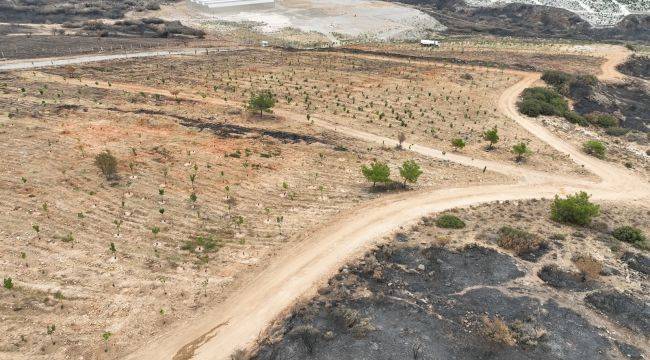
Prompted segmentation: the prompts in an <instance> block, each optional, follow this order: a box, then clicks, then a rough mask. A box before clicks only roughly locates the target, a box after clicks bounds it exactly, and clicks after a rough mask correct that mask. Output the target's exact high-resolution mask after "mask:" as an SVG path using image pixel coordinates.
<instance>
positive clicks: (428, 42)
mask: <svg viewBox="0 0 650 360" xmlns="http://www.w3.org/2000/svg"><path fill="white" fill-rule="evenodd" d="M420 45H422V46H433V47H438V46H440V41H438V40H426V39H422V40H420Z"/></svg>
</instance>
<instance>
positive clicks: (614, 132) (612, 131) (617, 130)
mask: <svg viewBox="0 0 650 360" xmlns="http://www.w3.org/2000/svg"><path fill="white" fill-rule="evenodd" d="M629 132H630V129H626V128H622V127H618V126H614V127H610V128H607V129H605V134H607V135H611V136H623V135H625V134H627V133H629Z"/></svg>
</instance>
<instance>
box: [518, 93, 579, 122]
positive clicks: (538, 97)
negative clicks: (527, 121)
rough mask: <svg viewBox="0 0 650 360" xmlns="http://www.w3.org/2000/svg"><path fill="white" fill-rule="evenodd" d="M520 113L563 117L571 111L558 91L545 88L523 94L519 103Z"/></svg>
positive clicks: (534, 115) (533, 115)
mask: <svg viewBox="0 0 650 360" xmlns="http://www.w3.org/2000/svg"><path fill="white" fill-rule="evenodd" d="M517 106H518V107H519V111H520V112H521V113H522V114H526V115H528V116H532V117H537V116H539V115H557V116H562V115H564V114H565V113H566V112H567V111H569V105H568V104H567V101H566V100H565V99H564V98H563V97H562V95H560V94H559V93H558V92H557V91H555V90H553V89H551V88H545V87H533V88H528V89H526V90H524V91H523V93H522V94H521V100H520V101H519V102H518V103H517Z"/></svg>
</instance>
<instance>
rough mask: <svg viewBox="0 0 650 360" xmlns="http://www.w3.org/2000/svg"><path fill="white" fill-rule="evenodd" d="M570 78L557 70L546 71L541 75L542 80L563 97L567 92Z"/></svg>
mask: <svg viewBox="0 0 650 360" xmlns="http://www.w3.org/2000/svg"><path fill="white" fill-rule="evenodd" d="M572 78H573V77H572V76H571V75H570V74H567V73H565V72H562V71H557V70H546V71H544V73H543V74H542V80H544V81H545V82H546V83H547V84H549V85H551V86H552V87H553V88H555V90H557V91H558V92H560V93H561V94H564V95H566V94H568V92H569V84H570V82H571V80H572Z"/></svg>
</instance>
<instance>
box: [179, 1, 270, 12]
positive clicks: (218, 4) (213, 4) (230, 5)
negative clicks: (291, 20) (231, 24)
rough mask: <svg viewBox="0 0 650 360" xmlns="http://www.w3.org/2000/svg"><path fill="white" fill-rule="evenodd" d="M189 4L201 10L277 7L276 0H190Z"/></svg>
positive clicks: (217, 10) (226, 10)
mask: <svg viewBox="0 0 650 360" xmlns="http://www.w3.org/2000/svg"><path fill="white" fill-rule="evenodd" d="M188 1H189V5H190V6H192V7H194V8H197V9H199V10H201V11H208V12H231V11H240V10H247V9H254V10H256V9H265V8H273V7H275V0H188Z"/></svg>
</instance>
